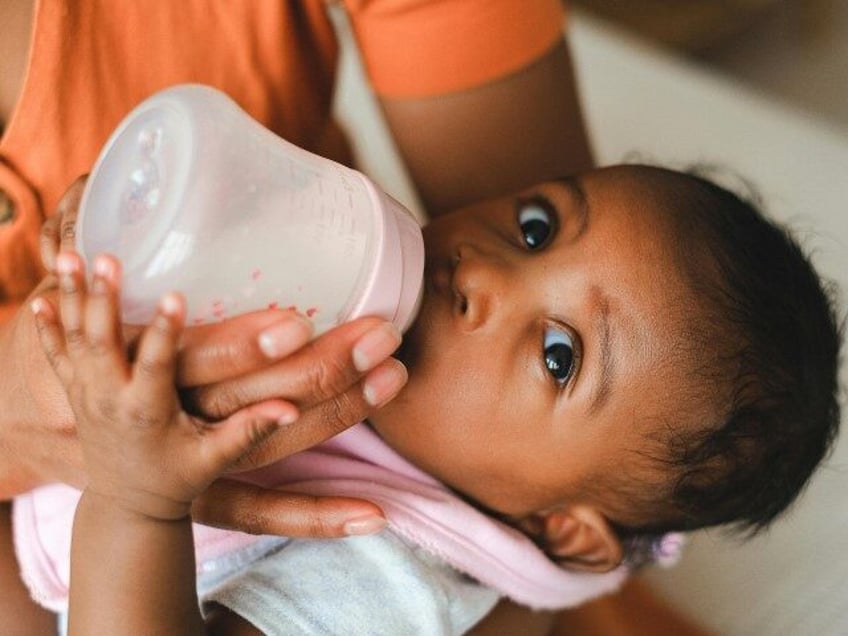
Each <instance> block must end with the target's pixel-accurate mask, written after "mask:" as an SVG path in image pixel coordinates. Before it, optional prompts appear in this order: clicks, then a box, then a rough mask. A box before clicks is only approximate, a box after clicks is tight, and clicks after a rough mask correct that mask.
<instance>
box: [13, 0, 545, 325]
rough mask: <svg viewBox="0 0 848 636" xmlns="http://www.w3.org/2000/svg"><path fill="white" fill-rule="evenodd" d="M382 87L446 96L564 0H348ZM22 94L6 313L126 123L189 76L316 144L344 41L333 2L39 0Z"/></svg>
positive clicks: (530, 47)
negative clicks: (49, 220)
mask: <svg viewBox="0 0 848 636" xmlns="http://www.w3.org/2000/svg"><path fill="white" fill-rule="evenodd" d="M343 4H344V5H345V8H346V9H347V12H348V14H349V15H350V18H351V22H352V25H353V29H354V32H355V34H356V37H357V40H358V42H359V46H360V48H361V50H362V55H363V59H364V61H365V64H366V68H367V71H368V74H369V77H370V80H371V82H372V84H373V86H374V88H375V90H376V91H377V92H378V93H380V94H382V95H386V96H395V97H414V96H426V95H435V94H439V93H445V92H451V91H456V90H462V89H465V88H470V87H473V86H476V85H480V84H482V83H484V82H487V81H490V80H493V79H496V78H498V77H502V76H504V75H506V74H508V73H510V72H512V71H515V70H517V69H519V68H521V67H523V66H525V65H527V64H529V63H530V62H532V61H533V60H534V59H537V58H538V57H541V56H542V55H543V54H544V53H545V52H546V51H547V50H548V49H549V48H550V47H551V46H553V44H554V42H555V40H556V39H557V38H558V37H561V29H562V9H561V7H560V1H559V0H344V2H343ZM31 42H32V43H31V50H30V56H29V60H28V66H27V71H26V76H25V79H24V86H23V88H22V91H21V94H20V98H19V100H18V104H17V106H16V108H15V110H14V112H13V114H12V116H11V118H10V121H9V122H8V126H7V127H6V130H5V132H4V134H3V137H2V140H0V190H2V191H3V192H4V193H5V194H6V196H7V197H8V198H9V199H10V200H11V202H12V204H13V206H14V216H13V217H12V220H11V221H8V222H5V223H2V224H0V321H2V320H3V319H5V318H6V317H8V316H9V315H10V313H11V311H13V310H14V308H15V307H16V306H17V305H18V304H19V303H20V302H21V300H22V299H23V298H24V297H25V296H26V294H27V293H29V291H31V290H32V288H33V287H34V286H35V284H36V283H37V282H38V280H39V279H40V278H41V277H42V276H43V273H44V272H43V270H42V267H41V265H40V258H39V255H38V231H39V228H40V226H41V224H42V222H43V221H44V219H45V217H46V215H47V214H51V213H52V212H53V211H54V209H55V207H56V204H57V202H58V200H59V198H60V197H61V195H62V193H63V192H64V191H65V189H66V188H67V187H68V186H69V185H70V184H71V182H72V181H73V180H74V179H75V178H77V177H78V176H79V175H81V174H84V173H86V172H88V171H89V170H90V169H91V166H92V164H93V163H94V160H95V159H96V157H97V154H98V152H99V151H100V148H101V147H102V145H103V144H104V143H105V141H106V139H107V138H108V136H109V134H110V133H111V131H112V130H113V129H114V128H115V126H116V125H117V124H118V122H119V121H120V120H121V119H122V118H123V117H124V116H125V115H126V114H127V113H128V112H129V111H130V110H131V109H132V108H133V107H134V106H135V105H136V104H138V103H139V102H140V101H141V100H143V99H144V98H146V97H148V96H149V95H151V94H152V93H154V92H156V91H158V90H160V89H162V88H164V87H167V86H170V85H172V84H177V83H182V82H200V83H204V84H209V85H212V86H215V87H217V88H220V89H221V90H223V91H225V92H226V93H228V94H229V95H230V96H231V97H233V98H234V99H235V100H236V101H237V102H239V104H241V106H242V107H243V108H245V110H247V111H248V112H249V113H251V115H252V116H253V117H255V118H256V119H257V120H259V121H260V122H262V123H263V124H264V125H266V126H267V127H268V128H270V129H271V130H273V131H275V132H276V133H277V134H279V135H281V136H284V137H286V138H287V139H289V140H290V141H292V142H294V143H296V144H298V145H300V146H302V147H304V148H307V149H310V150H316V149H317V148H318V146H319V143H320V142H321V139H322V135H324V134H325V132H326V130H327V126H328V124H329V120H330V105H331V98H332V89H333V82H334V73H335V64H336V57H337V43H336V40H335V35H334V32H333V29H332V25H331V23H330V22H329V19H328V16H327V14H326V6H325V0H237V1H236V0H179V1H178V2H174V1H173V0H158V1H154V0H148V1H145V2H115V1H113V0H86V1H85V2H79V1H76V0H40V1H38V2H36V8H35V17H34V26H33V34H32V40H31Z"/></svg>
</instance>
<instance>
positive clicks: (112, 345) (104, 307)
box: [83, 255, 126, 377]
mask: <svg viewBox="0 0 848 636" xmlns="http://www.w3.org/2000/svg"><path fill="white" fill-rule="evenodd" d="M120 271H121V266H120V264H119V263H118V261H117V260H116V259H115V258H114V257H112V256H108V255H103V256H98V257H97V258H96V259H94V264H93V266H92V274H93V278H92V282H91V287H90V289H89V293H88V299H87V301H86V304H85V310H84V315H83V324H84V326H83V330H84V331H85V336H86V340H87V343H88V348H89V353H90V355H91V362H92V364H93V365H94V368H93V370H94V372H95V373H97V374H98V375H100V376H101V377H108V375H109V374H115V373H121V372H125V370H126V366H125V365H126V354H125V353H124V348H123V338H122V336H121V323H120V319H119V317H118V303H119V299H118V293H119V289H120V287H119V279H120Z"/></svg>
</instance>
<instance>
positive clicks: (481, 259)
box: [370, 167, 687, 566]
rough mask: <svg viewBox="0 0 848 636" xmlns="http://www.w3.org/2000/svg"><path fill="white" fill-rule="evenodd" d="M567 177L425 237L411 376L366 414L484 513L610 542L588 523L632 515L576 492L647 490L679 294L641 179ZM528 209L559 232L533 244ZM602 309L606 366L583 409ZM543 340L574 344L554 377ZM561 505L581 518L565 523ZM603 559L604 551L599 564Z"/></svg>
mask: <svg viewBox="0 0 848 636" xmlns="http://www.w3.org/2000/svg"><path fill="white" fill-rule="evenodd" d="M569 183H570V184H571V185H563V183H562V182H549V183H545V184H542V185H540V186H537V187H534V188H531V189H530V190H526V191H524V192H522V193H521V194H520V195H518V196H516V197H506V198H502V199H497V200H493V201H490V202H487V203H483V204H480V205H475V206H472V207H469V208H466V209H464V210H461V211H459V212H457V213H454V214H450V215H447V216H444V217H442V218H440V219H437V220H436V221H434V222H433V223H432V224H430V225H429V226H427V227H426V228H425V241H426V248H427V266H426V293H425V297H424V303H423V307H422V310H421V313H420V315H419V317H418V319H417V321H416V323H415V325H414V326H413V329H412V330H411V331H410V332H409V333H408V334H407V337H406V339H405V342H404V346H403V349H402V351H401V357H402V358H403V359H404V360H405V361H406V362H407V364H408V365H409V368H410V380H409V383H408V384H407V386H406V387H405V388H404V389H403V391H402V392H401V393H400V395H399V396H398V398H397V399H396V400H395V401H393V402H392V403H391V404H388V405H387V406H386V407H385V408H384V409H382V410H380V411H379V412H377V413H375V414H374V415H373V416H372V417H371V418H370V421H371V423H372V424H373V426H374V428H375V429H376V430H377V432H378V433H379V434H380V435H381V436H382V437H383V438H384V439H385V440H386V441H387V442H388V443H389V444H390V445H391V446H392V447H393V448H394V449H396V450H397V451H399V452H400V453H401V454H402V455H404V456H405V457H406V458H407V459H409V460H411V461H412V462H414V463H415V464H417V465H419V466H420V467H422V468H423V469H424V470H426V471H427V472H429V473H431V474H433V475H434V476H436V477H437V478H439V479H440V480H442V481H444V482H445V483H447V484H448V485H450V486H452V487H453V488H455V489H456V490H458V491H459V492H461V493H463V494H465V495H466V496H468V497H469V498H471V499H472V500H473V501H475V502H477V503H478V504H480V505H482V506H484V507H485V508H488V509H489V510H492V511H495V512H497V513H501V514H502V515H504V516H506V517H508V518H510V519H512V520H513V521H515V522H517V523H519V524H523V526H525V527H528V528H530V527H531V524H529V522H530V521H532V520H534V519H535V520H537V521H543V522H544V521H546V520H548V519H550V518H552V517H556V518H557V522H556V525H557V528H556V530H557V531H558V530H559V526H560V525H561V523H563V522H565V523H583V522H584V521H585V522H586V523H587V524H589V526H590V527H587V529H586V532H589V531H592V532H597V533H600V534H601V535H604V536H605V537H606V539H604V540H605V541H610V540H612V537H610V536H608V535H607V534H606V533H608V532H609V528H608V527H606V524H604V523H603V520H614V521H617V522H619V523H623V522H630V523H633V522H639V521H646V520H641V519H636V518H622V514H624V515H626V514H627V513H626V511H624V512H622V504H621V502H620V501H618V500H617V498H616V497H614V496H612V495H610V494H609V493H604V494H603V495H596V494H592V493H593V492H594V490H592V489H587V485H589V484H591V483H593V482H595V481H597V480H598V479H599V478H601V477H602V476H603V475H605V474H607V473H608V472H609V471H611V470H619V471H623V472H624V473H625V474H627V475H630V476H632V477H633V478H635V479H637V480H639V481H641V480H642V479H644V480H645V481H646V482H648V483H651V482H653V481H658V475H656V474H655V471H654V470H653V469H652V468H650V467H648V466H647V465H646V464H645V462H644V461H643V460H642V459H641V458H640V456H639V455H637V454H636V453H635V452H634V451H650V450H652V449H651V448H650V447H648V446H647V444H648V442H647V441H646V439H647V438H648V436H649V435H650V434H651V433H652V432H654V431H653V430H652V426H653V425H652V424H650V423H651V422H658V421H661V420H663V419H664V418H663V414H664V413H666V412H669V411H670V410H671V406H672V405H671V404H670V403H669V399H668V398H666V397H665V396H668V395H669V393H670V392H669V390H668V387H673V386H676V385H677V384H679V379H678V378H679V377H682V376H681V369H680V368H679V365H675V364H674V362H673V360H672V354H673V352H674V338H673V337H672V336H671V334H675V333H679V332H680V331H681V323H680V320H681V317H680V316H679V313H678V312H677V311H675V307H678V306H680V303H681V298H686V295H687V292H686V287H685V285H684V283H683V281H682V279H681V278H680V277H679V276H678V275H676V274H675V272H676V271H677V267H676V262H675V257H674V255H673V253H672V252H671V251H670V250H669V249H668V247H667V244H668V238H669V235H668V231H667V230H666V228H665V225H664V221H663V214H662V211H661V209H659V208H658V207H657V205H656V204H655V202H654V199H653V197H652V195H651V191H650V189H649V186H646V185H645V184H644V181H643V179H642V178H641V174H640V170H638V169H634V168H628V167H620V168H612V169H605V170H600V171H596V172H590V173H587V174H584V175H583V176H581V177H579V178H578V179H576V180H574V181H571V182H569ZM578 190H579V191H581V192H582V195H578V194H577V193H578ZM583 197H585V199H584V198H583ZM539 200H544V201H545V202H546V203H545V205H546V206H549V210H550V216H551V218H552V219H554V218H555V219H556V221H555V222H554V224H553V225H554V227H556V226H558V229H557V230H555V231H554V232H553V233H552V235H551V236H550V238H549V239H548V241H547V242H546V243H545V244H543V245H542V246H541V247H539V248H537V249H535V250H533V249H529V248H528V246H527V245H526V243H525V235H524V234H523V233H522V230H521V224H520V218H521V216H520V215H521V213H522V211H525V210H530V209H532V207H533V206H534V205H537V202H538V201H539ZM604 308H606V310H607V311H608V312H609V314H610V318H609V340H610V343H611V344H610V349H611V351H610V356H609V360H610V361H609V363H608V364H609V365H611V366H612V367H614V369H615V370H614V372H613V373H612V374H611V378H612V379H611V388H610V389H609V391H608V393H607V394H606V398H605V400H603V402H602V403H601V405H600V406H598V407H596V408H594V409H593V402H594V400H595V399H596V396H597V393H598V391H599V387H600V378H601V375H602V368H603V367H604V365H605V363H604V361H603V355H602V351H603V347H602V346H601V341H602V332H603V330H604V329H603V327H602V326H601V325H602V321H601V316H602V312H603V311H604ZM546 336H547V337H549V338H551V337H553V338H554V339H555V340H560V341H563V342H568V341H571V342H572V343H574V347H573V348H574V351H575V363H574V372H573V374H572V375H570V376H569V377H568V378H567V379H566V380H565V381H564V382H558V381H556V380H555V379H554V377H552V374H551V373H550V372H549V371H548V369H547V368H546V366H545V363H544V362H545V354H544V345H543V342H544V340H545V337H546ZM493 396H498V399H492V397H493ZM413 422H414V426H413V425H411V423H413ZM574 511H577V512H578V513H579V514H578V515H577V516H578V517H580V514H582V512H581V511H588V512H592V511H594V513H596V514H595V515H594V517H592V516H591V515H590V518H589V519H582V518H578V519H577V520H575V519H571V517H572V516H573V514H572V513H573V512H574ZM592 524H595V525H594V526H593V525H592ZM543 525H544V524H543ZM539 532H542V529H541V528H540V530H539ZM542 534H544V533H542ZM559 547H560V548H562V549H566V550H568V549H573V548H574V547H575V546H574V545H566V546H559ZM595 548H597V549H598V550H600V549H601V548H602V542H601V543H597V544H595ZM554 552H555V553H556V552H557V549H556V547H554ZM559 554H560V556H567V557H568V556H571V557H573V556H575V554H573V553H571V552H568V553H563V552H560V553H559ZM601 556H602V555H601V553H600V552H596V553H595V557H597V558H600V557H601ZM618 556H620V553H619V554H615V553H614V552H610V553H609V554H607V555H606V557H607V558H609V559H610V562H608V563H607V564H606V565H608V566H613V565H615V558H616V557H618Z"/></svg>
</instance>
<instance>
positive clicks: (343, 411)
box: [233, 358, 407, 471]
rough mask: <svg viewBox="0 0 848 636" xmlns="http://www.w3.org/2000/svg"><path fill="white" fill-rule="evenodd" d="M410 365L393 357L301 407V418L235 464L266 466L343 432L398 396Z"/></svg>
mask: <svg viewBox="0 0 848 636" xmlns="http://www.w3.org/2000/svg"><path fill="white" fill-rule="evenodd" d="M406 379H407V374H406V368H405V367H404V366H403V365H402V364H401V363H400V362H399V361H397V360H394V359H392V358H390V359H388V360H385V361H384V362H383V363H382V364H380V365H378V366H377V368H376V369H374V370H373V371H371V372H370V373H369V374H368V375H367V376H366V377H365V379H364V380H363V381H361V382H357V383H355V384H354V385H352V386H351V387H349V388H348V389H347V390H346V391H343V392H341V393H339V394H336V395H333V396H332V397H331V398H330V399H327V400H324V401H322V402H319V403H317V404H314V405H313V406H311V407H310V408H307V409H304V408H301V413H300V417H299V418H298V420H297V422H295V423H294V424H292V425H291V426H286V427H282V428H280V429H278V430H277V431H275V432H274V433H273V434H272V435H271V436H270V437H269V438H268V439H266V440H265V441H264V442H262V443H261V444H259V445H258V446H255V447H253V448H251V449H250V450H249V451H248V452H246V453H245V454H244V455H242V456H241V457H240V458H239V460H238V461H237V462H236V463H235V464H234V466H233V470H237V471H243V470H250V469H253V468H259V467H260V466H265V465H267V464H270V463H271V462H274V461H277V460H278V459H280V458H282V457H287V456H288V455H291V454H293V453H296V452H298V451H301V450H304V449H306V448H310V447H312V446H314V445H315V444H318V443H320V442H323V441H324V440H326V439H328V438H330V437H332V436H333V435H336V434H337V433H340V432H341V431H343V430H345V429H346V428H348V427H349V426H351V425H353V424H355V423H357V422H360V421H362V420H363V419H365V418H366V417H367V416H368V415H369V413H371V412H372V411H374V409H375V408H379V407H380V406H382V405H383V404H385V403H386V402H388V401H389V400H390V399H391V398H392V397H394V396H395V395H396V394H397V393H398V392H399V391H400V389H401V388H402V387H403V385H404V384H405V383H406Z"/></svg>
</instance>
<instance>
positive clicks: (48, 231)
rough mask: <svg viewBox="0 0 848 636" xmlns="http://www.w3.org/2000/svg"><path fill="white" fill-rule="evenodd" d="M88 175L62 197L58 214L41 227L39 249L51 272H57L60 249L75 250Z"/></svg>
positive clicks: (72, 185)
mask: <svg viewBox="0 0 848 636" xmlns="http://www.w3.org/2000/svg"><path fill="white" fill-rule="evenodd" d="M87 179H88V175H85V176H82V177H80V178H79V179H77V180H76V181H74V182H73V183H72V184H71V186H70V187H69V188H68V189H67V190H66V191H65V194H63V195H62V198H61V199H60V200H59V204H58V205H57V206H56V212H55V213H54V214H53V215H52V216H51V217H50V218H48V219H47V221H46V222H45V223H44V225H42V227H41V234H40V237H39V247H40V251H41V262H42V263H43V264H44V267H45V268H46V269H47V271H49V272H55V271H56V256H57V255H58V253H59V250H60V249H73V248H74V243H75V239H76V221H77V216H78V214H79V204H80V201H81V200H82V194H83V190H84V189H85V182H86V180H87Z"/></svg>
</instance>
